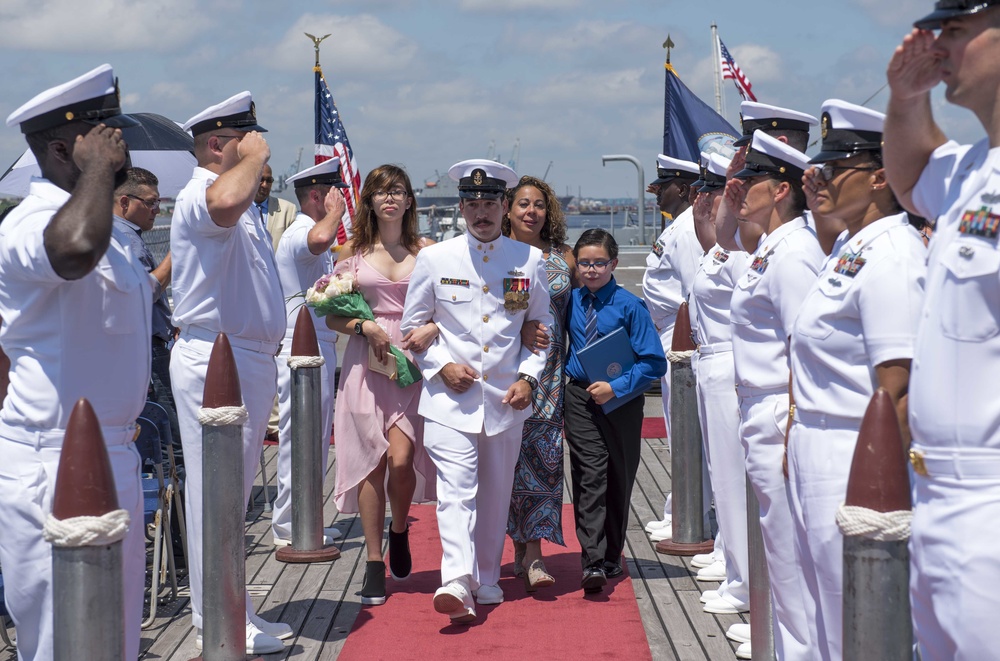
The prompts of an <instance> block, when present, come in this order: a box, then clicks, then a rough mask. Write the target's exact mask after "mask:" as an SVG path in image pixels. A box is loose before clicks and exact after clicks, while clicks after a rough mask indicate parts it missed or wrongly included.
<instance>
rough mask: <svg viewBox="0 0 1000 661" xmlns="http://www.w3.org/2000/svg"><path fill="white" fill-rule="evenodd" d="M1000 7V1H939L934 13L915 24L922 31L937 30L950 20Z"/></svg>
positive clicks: (936, 3) (935, 4)
mask: <svg viewBox="0 0 1000 661" xmlns="http://www.w3.org/2000/svg"><path fill="white" fill-rule="evenodd" d="M997 5H1000V0H938V1H937V2H935V3H934V11H932V12H931V13H930V14H927V16H924V17H923V18H921V19H920V20H919V21H916V22H915V23H914V24H913V27H916V28H920V29H921V30H937V29H938V28H940V27H941V23H943V22H944V21H947V20H948V19H949V18H955V17H956V16H965V15H967V14H978V13H979V12H981V11H983V10H986V9H989V8H990V7H996V6H997Z"/></svg>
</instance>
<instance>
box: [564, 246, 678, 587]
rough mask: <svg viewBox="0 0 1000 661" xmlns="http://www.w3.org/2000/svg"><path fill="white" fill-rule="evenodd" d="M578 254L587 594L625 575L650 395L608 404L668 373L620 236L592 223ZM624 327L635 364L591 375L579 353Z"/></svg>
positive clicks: (572, 310) (571, 438) (581, 521)
mask: <svg viewBox="0 0 1000 661" xmlns="http://www.w3.org/2000/svg"><path fill="white" fill-rule="evenodd" d="M573 256H574V257H575V258H576V267H577V269H578V270H579V277H580V281H581V282H583V285H584V286H583V287H580V288H579V289H576V290H574V291H573V294H572V297H571V299H570V305H569V312H568V323H567V326H568V330H569V352H568V355H569V358H568V360H567V363H566V373H567V374H568V375H569V379H570V380H569V383H568V384H567V386H566V391H565V402H566V404H565V406H566V411H565V429H566V441H567V443H568V444H569V448H570V467H571V471H572V479H573V511H574V518H575V520H576V535H577V538H578V539H579V540H580V546H581V547H582V549H583V552H582V561H583V579H582V581H581V587H582V588H583V591H584V592H585V593H595V592H600V591H601V590H602V589H603V588H604V585H605V584H606V583H607V579H608V578H614V577H616V576H620V575H621V574H622V566H621V554H622V549H623V548H624V547H625V527H626V525H627V524H628V509H629V502H630V500H631V498H632V485H633V484H634V483H635V474H636V471H637V470H638V468H639V451H640V435H641V433H642V412H643V400H644V398H643V397H641V396H640V397H634V398H633V399H631V400H629V401H627V402H625V403H624V404H622V405H621V406H619V407H618V408H616V409H614V410H612V411H610V412H608V413H605V412H604V410H603V409H602V408H601V405H602V404H604V403H606V402H608V401H610V400H611V399H612V398H614V397H620V398H622V399H626V398H628V397H629V395H633V394H634V393H636V392H642V391H643V390H645V389H646V388H648V387H649V385H650V384H651V383H652V382H654V381H656V380H657V379H659V378H660V377H661V376H663V374H664V373H665V372H666V370H667V360H666V358H665V357H664V355H663V347H662V346H661V344H660V338H659V335H657V332H656V327H655V326H654V325H653V320H652V318H651V317H650V316H649V311H648V310H647V309H646V304H645V303H644V302H643V300H642V299H641V298H639V297H637V296H635V295H634V294H631V293H629V292H628V291H626V290H625V289H623V288H622V287H619V286H618V284H617V283H616V282H615V279H614V276H613V272H614V270H615V267H616V266H617V265H618V259H617V258H618V244H617V243H616V242H615V239H614V237H613V236H611V234H609V233H608V232H607V231H606V230H603V229H591V230H587V231H586V232H584V233H583V235H582V236H580V239H579V240H578V241H577V242H576V246H575V247H574V248H573ZM617 328H624V329H625V332H626V334H627V335H628V337H629V341H630V342H631V345H632V351H633V352H634V353H635V365H633V366H632V367H631V368H630V369H628V370H626V371H624V372H623V373H622V374H620V375H619V376H617V377H615V378H613V379H611V381H610V382H609V381H595V382H591V381H590V380H589V379H588V378H587V374H586V372H585V371H584V369H583V366H582V365H581V364H580V360H579V358H578V357H577V352H578V351H579V350H580V349H582V348H584V347H585V346H587V345H588V344H590V343H592V342H594V341H595V340H597V339H599V338H600V337H602V336H604V335H607V334H609V333H611V332H612V331H614V330H615V329H617Z"/></svg>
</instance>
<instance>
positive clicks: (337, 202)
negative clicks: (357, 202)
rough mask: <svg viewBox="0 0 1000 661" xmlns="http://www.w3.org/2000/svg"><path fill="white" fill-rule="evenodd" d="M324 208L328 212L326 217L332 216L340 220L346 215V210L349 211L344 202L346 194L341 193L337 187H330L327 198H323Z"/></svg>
mask: <svg viewBox="0 0 1000 661" xmlns="http://www.w3.org/2000/svg"><path fill="white" fill-rule="evenodd" d="M323 208H324V209H325V210H326V215H328V216H329V215H331V214H332V215H333V216H335V217H338V218H339V217H342V216H343V215H344V210H345V209H347V202H346V201H344V194H343V193H341V192H340V189H339V188H337V187H336V186H331V187H330V190H329V191H328V192H327V194H326V197H325V198H323Z"/></svg>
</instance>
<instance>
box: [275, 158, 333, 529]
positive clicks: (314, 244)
mask: <svg viewBox="0 0 1000 661" xmlns="http://www.w3.org/2000/svg"><path fill="white" fill-rule="evenodd" d="M288 183H290V184H292V185H293V186H294V187H295V196H296V197H297V198H298V201H299V208H300V209H301V210H302V213H300V214H299V215H298V217H297V218H296V219H295V222H293V223H292V224H291V225H289V226H288V228H287V229H285V230H284V231H283V232H282V234H281V239H279V241H278V251H277V252H276V253H275V256H274V258H275V261H276V262H277V266H278V278H279V280H280V281H281V290H282V291H283V292H284V294H285V298H286V301H285V314H286V322H285V323H286V326H285V341H284V342H282V343H281V353H279V354H278V356H277V357H276V358H275V359H274V360H275V363H276V364H277V368H278V411H279V423H278V470H277V482H278V496H277V498H275V500H274V510H273V511H272V513H271V535H272V536H273V537H274V544H275V546H287V545H288V543H289V542H290V541H291V538H292V370H291V368H290V367H289V366H288V358H289V357H290V356H291V355H292V335H294V332H295V321H296V319H297V318H298V315H299V307H300V306H301V305H302V304H303V303H304V301H305V299H304V298H303V297H302V296H298V294H300V293H301V294H303V295H304V294H305V291H306V290H307V289H309V288H310V287H312V286H313V284H314V283H315V282H316V281H317V280H318V279H319V278H321V277H323V276H324V275H326V274H327V273H333V265H334V261H335V260H334V257H333V253H332V252H331V251H330V248H331V247H332V246H333V244H334V243H335V242H336V240H337V228H338V227H340V221H341V218H342V217H343V215H344V209H345V202H344V195H343V194H342V193H341V192H340V189H341V188H347V184H345V183H344V180H343V179H341V177H340V159H338V158H331V159H329V160H326V161H323V162H322V163H320V164H319V165H314V166H312V167H310V168H306V169H305V170H303V171H301V172H299V173H298V174H296V175H294V176H292V177H290V178H289V179H288ZM315 325H316V339H318V340H319V349H320V354H321V355H322V356H323V358H324V359H325V361H326V363H325V364H324V365H323V366H322V367H321V368H320V372H321V378H320V381H321V383H322V394H321V398H320V402H321V404H320V406H321V409H322V413H323V416H322V423H321V425H320V429H322V430H323V433H324V439H325V441H326V442H325V443H324V444H323V474H324V475H326V462H327V458H328V455H329V453H330V442H329V441H330V439H329V434H330V430H331V429H332V428H333V399H334V395H335V394H336V387H335V383H334V380H335V376H336V373H337V332H336V331H333V330H330V329H329V328H327V326H326V323H324V322H323V320H320V321H319V322H318V323H316V324H315ZM323 534H324V535H325V536H326V537H327V539H326V540H325V541H326V543H330V541H332V539H333V538H335V537H338V536H339V531H338V530H337V529H336V528H325V529H324V531H323Z"/></svg>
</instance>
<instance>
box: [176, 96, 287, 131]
mask: <svg viewBox="0 0 1000 661" xmlns="http://www.w3.org/2000/svg"><path fill="white" fill-rule="evenodd" d="M182 128H183V129H184V130H185V131H191V135H201V134H202V133H208V132H209V131H215V130H217V129H221V128H231V129H236V130H237V131H259V132H261V133H266V132H267V129H266V128H264V127H263V126H260V125H259V124H257V108H256V106H254V103H253V97H252V96H251V95H250V92H240V93H239V94H237V95H235V96H231V97H229V98H228V99H226V100H225V101H223V102H222V103H216V104H215V105H214V106H212V107H211V108H205V109H204V110H202V111H201V112H200V113H198V114H197V115H195V116H194V117H192V118H191V119H189V120H187V121H186V122H184V126H183V127H182Z"/></svg>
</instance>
